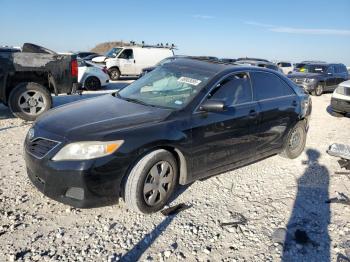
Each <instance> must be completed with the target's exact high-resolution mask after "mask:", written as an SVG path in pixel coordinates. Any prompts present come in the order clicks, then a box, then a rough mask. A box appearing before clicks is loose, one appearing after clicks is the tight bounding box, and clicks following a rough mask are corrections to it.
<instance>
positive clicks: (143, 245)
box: [120, 185, 190, 261]
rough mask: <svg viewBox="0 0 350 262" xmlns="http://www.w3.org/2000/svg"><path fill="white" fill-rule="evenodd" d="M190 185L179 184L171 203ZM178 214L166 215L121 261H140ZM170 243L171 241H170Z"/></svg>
mask: <svg viewBox="0 0 350 262" xmlns="http://www.w3.org/2000/svg"><path fill="white" fill-rule="evenodd" d="M189 186H190V185H185V186H182V185H179V186H178V187H177V190H176V191H175V192H174V194H173V195H172V197H171V198H170V200H169V204H171V203H173V202H174V201H175V200H176V199H177V198H178V197H179V196H180V195H181V194H182V193H183V192H185V191H186V189H187V188H188V187H189ZM176 216H177V214H174V215H169V216H166V217H165V218H164V219H163V221H162V222H160V223H159V224H158V225H157V226H156V227H155V228H154V229H153V230H152V231H150V232H149V233H148V234H146V235H145V236H144V237H143V238H142V239H141V240H140V241H139V242H138V243H137V244H135V245H134V247H133V248H132V249H130V250H129V251H128V252H127V253H126V254H125V255H124V256H123V257H122V258H121V259H120V261H138V260H139V259H140V257H141V256H142V255H143V254H144V253H145V252H146V250H147V249H148V248H149V247H150V246H151V245H152V244H153V243H154V242H155V241H156V239H157V238H158V237H159V236H160V235H161V234H162V233H164V232H165V230H166V229H167V227H168V226H169V225H170V224H171V222H172V221H173V220H174V219H175V217H176ZM169 244H170V243H169Z"/></svg>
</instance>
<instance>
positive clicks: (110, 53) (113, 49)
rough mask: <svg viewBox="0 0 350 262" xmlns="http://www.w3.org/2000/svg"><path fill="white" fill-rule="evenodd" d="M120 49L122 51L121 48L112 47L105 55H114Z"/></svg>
mask: <svg viewBox="0 0 350 262" xmlns="http://www.w3.org/2000/svg"><path fill="white" fill-rule="evenodd" d="M120 51H122V48H117V47H114V48H112V49H111V50H109V51H108V52H107V53H106V57H116V56H117V55H118V54H119V53H120Z"/></svg>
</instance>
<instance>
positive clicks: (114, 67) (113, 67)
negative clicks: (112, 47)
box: [108, 66, 120, 72]
mask: <svg viewBox="0 0 350 262" xmlns="http://www.w3.org/2000/svg"><path fill="white" fill-rule="evenodd" d="M111 69H118V71H119V72H120V69H119V67H117V66H112V67H110V68H108V71H109V70H111Z"/></svg>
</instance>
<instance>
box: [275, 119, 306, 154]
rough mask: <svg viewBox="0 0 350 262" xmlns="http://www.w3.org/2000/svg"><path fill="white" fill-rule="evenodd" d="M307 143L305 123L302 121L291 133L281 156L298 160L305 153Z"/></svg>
mask: <svg viewBox="0 0 350 262" xmlns="http://www.w3.org/2000/svg"><path fill="white" fill-rule="evenodd" d="M305 143H306V127H305V123H304V122H303V121H300V122H298V123H297V124H296V125H295V126H294V127H293V128H292V130H290V131H289V133H288V137H287V142H286V144H285V145H284V149H283V151H282V153H281V154H280V155H281V156H282V157H285V158H289V159H294V158H297V157H298V156H300V155H301V153H302V152H303V151H304V148H305Z"/></svg>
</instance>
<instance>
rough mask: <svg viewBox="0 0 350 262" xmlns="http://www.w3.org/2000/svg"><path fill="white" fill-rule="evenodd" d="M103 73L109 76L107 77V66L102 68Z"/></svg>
mask: <svg viewBox="0 0 350 262" xmlns="http://www.w3.org/2000/svg"><path fill="white" fill-rule="evenodd" d="M102 71H103V72H104V73H105V74H107V75H108V70H107V67H105V66H104V67H103V68H102Z"/></svg>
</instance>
